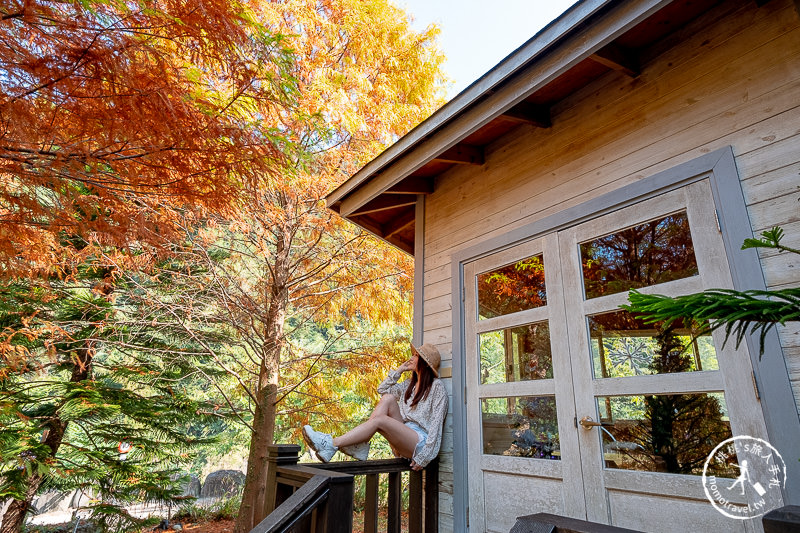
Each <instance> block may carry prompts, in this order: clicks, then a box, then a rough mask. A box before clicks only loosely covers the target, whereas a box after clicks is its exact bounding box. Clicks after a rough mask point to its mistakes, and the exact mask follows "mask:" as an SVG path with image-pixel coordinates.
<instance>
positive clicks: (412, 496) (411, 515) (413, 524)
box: [408, 470, 423, 533]
mask: <svg viewBox="0 0 800 533" xmlns="http://www.w3.org/2000/svg"><path fill="white" fill-rule="evenodd" d="M422 511H423V509H422V471H421V470H420V471H418V470H409V472H408V533H422Z"/></svg>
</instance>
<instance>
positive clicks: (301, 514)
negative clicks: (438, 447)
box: [251, 444, 439, 533]
mask: <svg viewBox="0 0 800 533" xmlns="http://www.w3.org/2000/svg"><path fill="white" fill-rule="evenodd" d="M299 454H300V446H297V445H294V444H277V445H274V446H270V448H269V455H268V461H269V463H270V464H269V470H268V476H269V477H268V479H267V487H266V490H267V493H266V501H267V511H268V516H267V517H266V518H265V519H264V520H263V521H262V522H261V523H260V524H258V525H257V526H256V527H255V528H254V529H253V530H252V532H251V533H278V532H298V533H299V532H314V533H350V532H351V531H352V530H353V495H354V494H353V493H354V483H353V481H354V476H365V481H364V485H365V501H364V510H363V513H364V533H377V532H378V516H379V508H378V506H379V498H378V496H379V494H378V487H379V485H380V476H387V477H388V495H387V509H386V515H387V516H386V518H387V528H386V530H387V532H388V533H399V532H400V529H401V523H402V520H401V513H402V501H403V498H402V492H401V491H402V476H403V473H404V472H408V493H409V498H408V531H409V533H436V532H437V530H438V520H439V519H438V514H439V495H438V483H439V481H438V472H439V470H438V463H436V462H435V461H434V462H432V463H431V464H429V465H428V466H427V467H426V468H425V469H424V470H422V471H418V472H417V471H414V470H411V469H410V467H409V463H408V461H406V460H402V459H385V460H376V461H341V462H332V463H306V464H302V465H301V464H298V459H299Z"/></svg>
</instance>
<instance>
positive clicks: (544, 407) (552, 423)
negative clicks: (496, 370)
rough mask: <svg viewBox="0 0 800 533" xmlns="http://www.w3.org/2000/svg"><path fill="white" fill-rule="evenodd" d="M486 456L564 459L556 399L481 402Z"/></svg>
mask: <svg viewBox="0 0 800 533" xmlns="http://www.w3.org/2000/svg"><path fill="white" fill-rule="evenodd" d="M481 419H482V421H483V453H485V454H488V455H508V456H514V457H534V458H537V459H561V450H560V448H559V444H558V420H557V419H556V399H555V398H553V397H552V396H522V397H515V396H511V397H508V398H484V399H482V400H481Z"/></svg>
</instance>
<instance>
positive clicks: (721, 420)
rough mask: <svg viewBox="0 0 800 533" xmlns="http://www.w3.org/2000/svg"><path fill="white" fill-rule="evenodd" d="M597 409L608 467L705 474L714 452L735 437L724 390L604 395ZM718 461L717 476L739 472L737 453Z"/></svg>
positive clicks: (727, 475) (714, 466)
mask: <svg viewBox="0 0 800 533" xmlns="http://www.w3.org/2000/svg"><path fill="white" fill-rule="evenodd" d="M597 407H598V412H599V413H600V421H601V422H603V428H602V429H601V431H600V432H601V434H602V439H603V456H604V459H605V464H606V468H620V469H625V470H645V471H648V472H670V473H673V474H693V475H701V474H702V473H703V464H704V463H705V460H706V458H707V457H708V454H710V453H711V451H712V450H713V449H714V447H716V446H717V445H718V444H719V443H721V442H722V441H724V440H725V439H729V438H731V436H732V434H731V427H730V419H729V418H728V411H727V407H726V405H725V398H724V396H723V394H722V393H721V392H712V393H701V394H664V395H657V396H601V397H599V398H597ZM713 463H715V462H713V461H712V463H710V464H709V467H710V470H709V472H708V473H709V474H711V475H715V476H717V477H734V478H735V477H736V476H738V475H739V474H738V471H737V469H736V467H735V466H734V465H735V463H736V458H735V457H732V458H731V459H730V461H728V462H727V463H718V464H716V465H713ZM712 465H713V468H711V467H712Z"/></svg>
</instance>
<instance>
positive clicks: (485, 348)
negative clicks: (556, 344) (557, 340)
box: [479, 322, 553, 383]
mask: <svg viewBox="0 0 800 533" xmlns="http://www.w3.org/2000/svg"><path fill="white" fill-rule="evenodd" d="M479 344H480V358H481V383H509V382H512V381H527V380H532V379H549V378H552V377H553V357H552V354H551V352H550V328H549V327H548V325H547V322H537V323H535V324H526V325H524V326H517V327H515V328H508V329H502V330H499V331H492V332H489V333H482V334H481V335H480V343H479Z"/></svg>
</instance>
